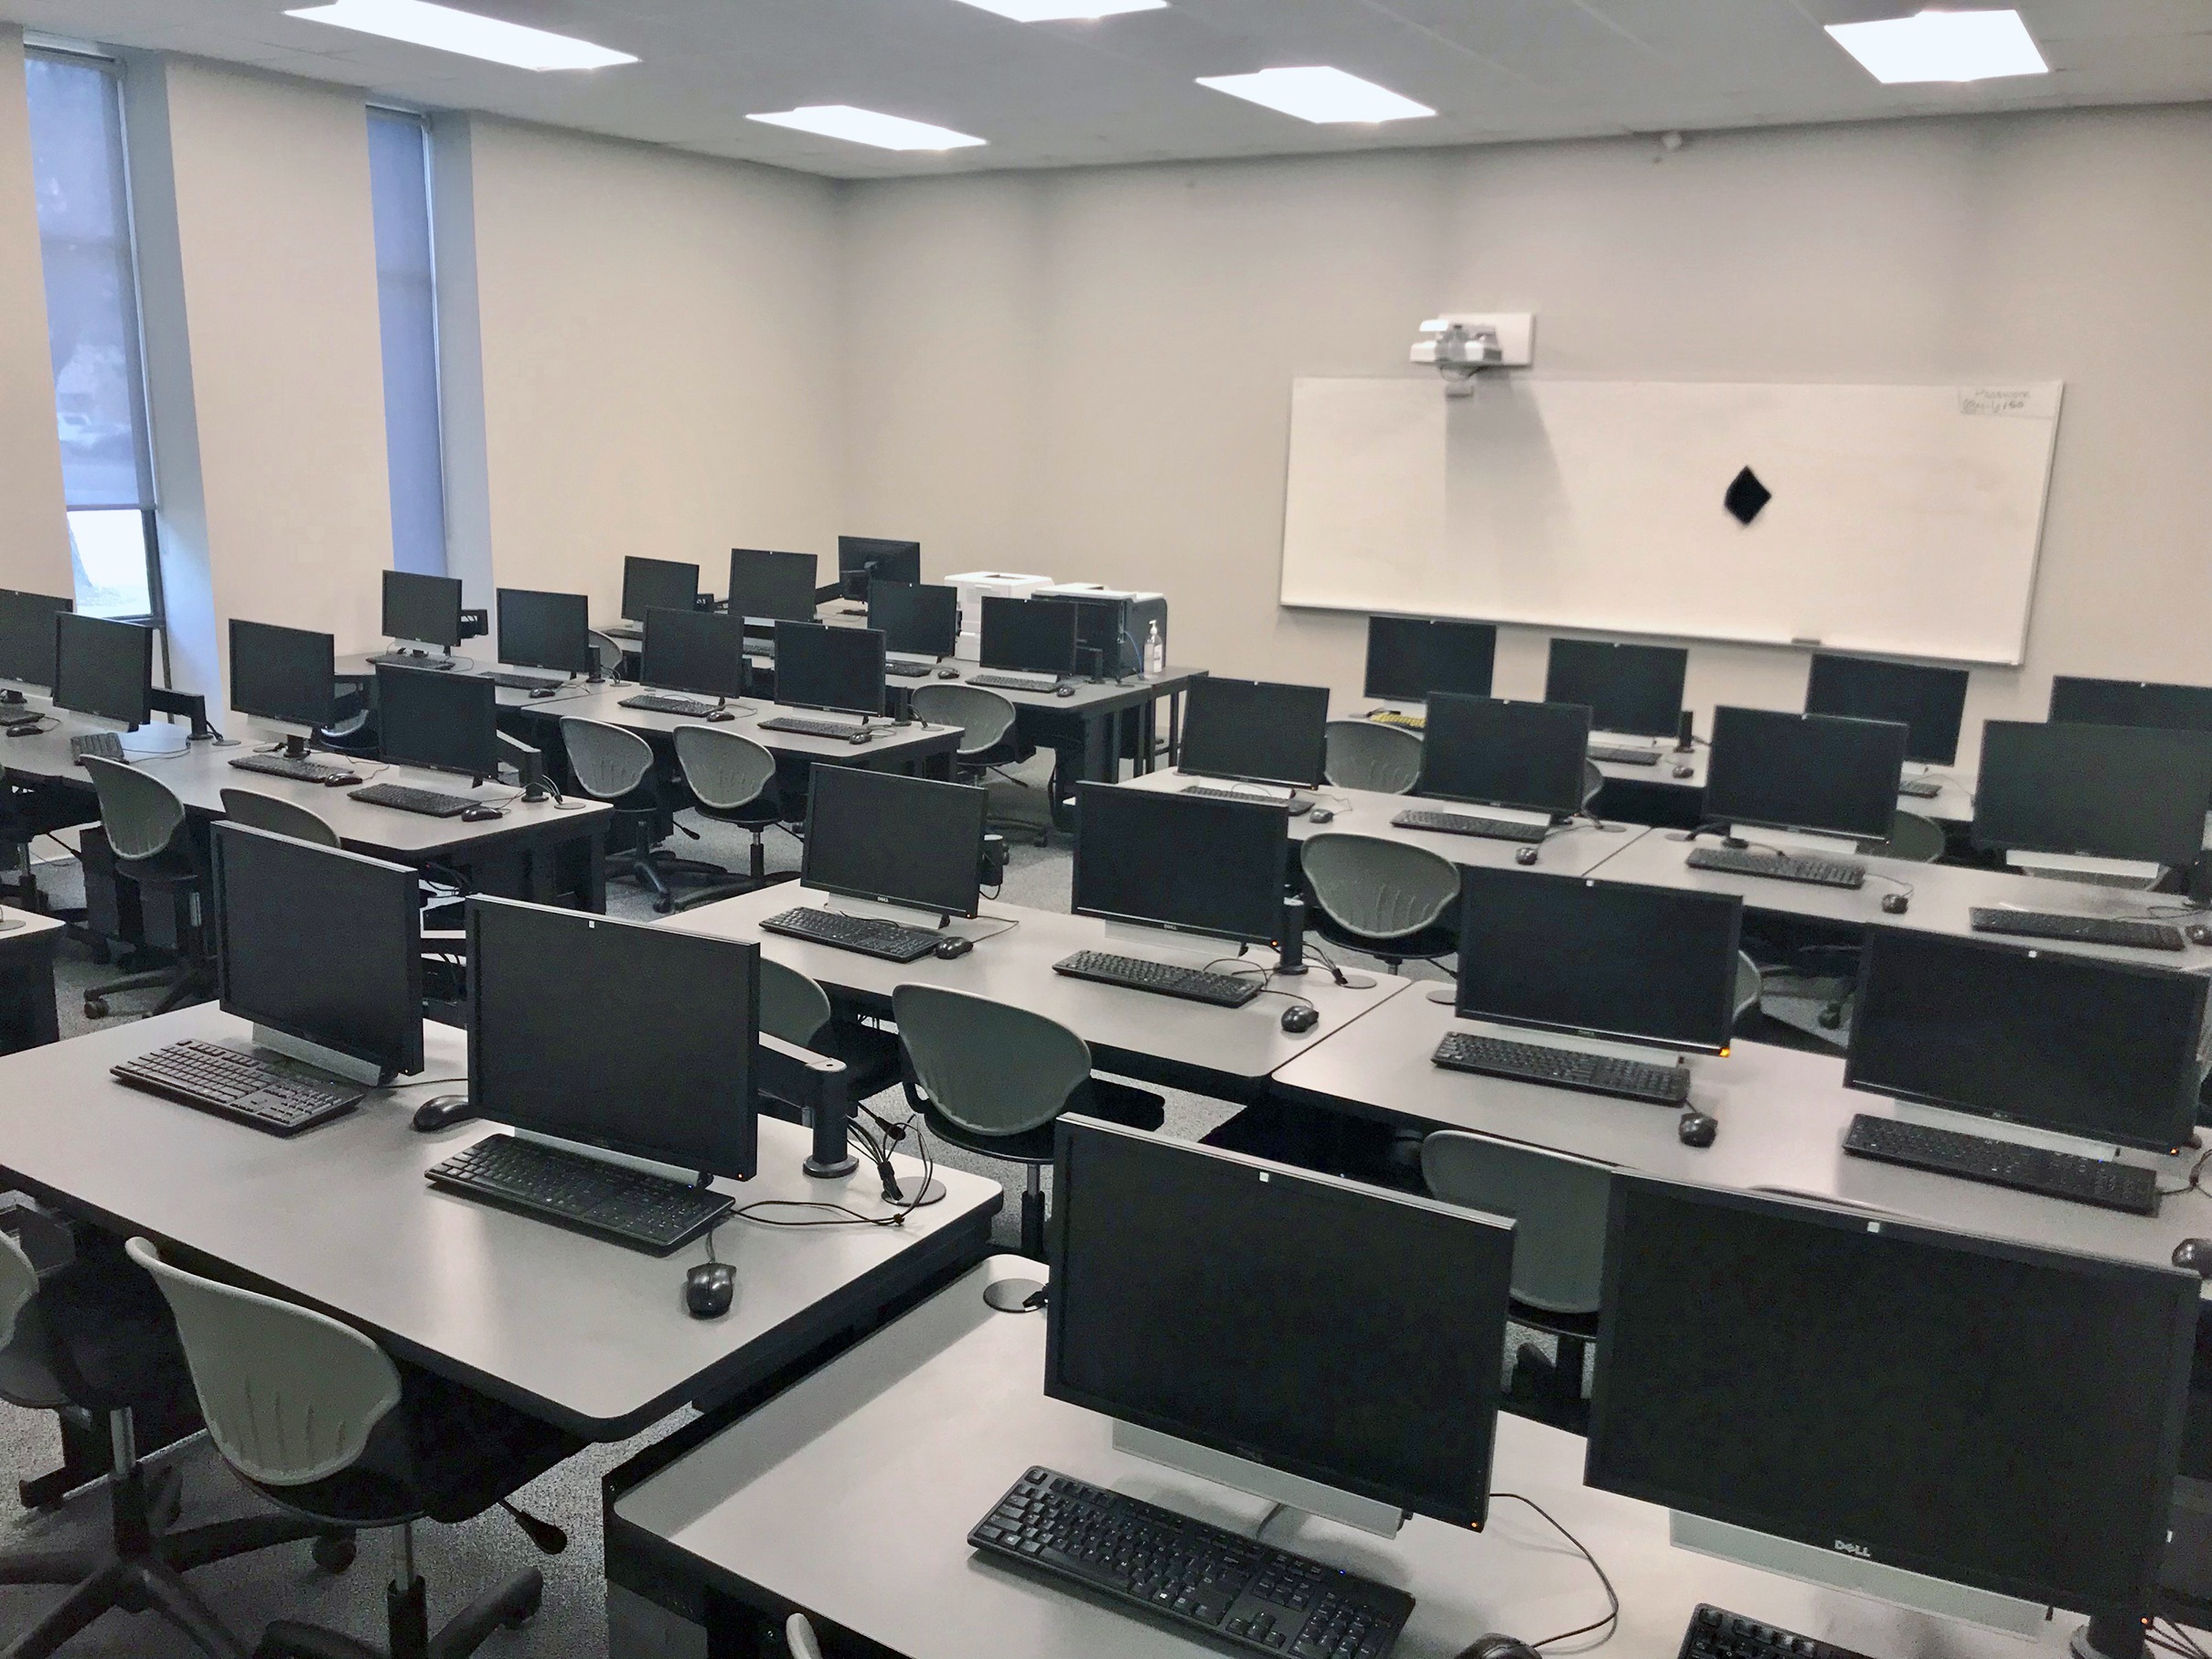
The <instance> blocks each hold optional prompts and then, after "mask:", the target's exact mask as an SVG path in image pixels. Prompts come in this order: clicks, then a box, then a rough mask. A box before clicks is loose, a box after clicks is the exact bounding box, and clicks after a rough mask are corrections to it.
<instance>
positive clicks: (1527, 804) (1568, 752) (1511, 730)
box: [1414, 691, 1590, 816]
mask: <svg viewBox="0 0 2212 1659" xmlns="http://www.w3.org/2000/svg"><path fill="white" fill-rule="evenodd" d="M1589 746H1590V712H1589V711H1588V710H1587V709H1586V708H1584V707H1582V706H1581V705H1580V704H1579V703H1570V702H1508V701H1505V700H1504V699H1502V698H1496V697H1461V696H1459V695H1456V694H1455V693H1452V692H1449V691H1436V692H1431V693H1430V695H1429V699H1428V722H1427V729H1426V731H1425V732H1424V733H1422V739H1421V776H1420V779H1419V781H1418V782H1416V784H1415V785H1414V792H1415V793H1416V794H1417V795H1427V796H1433V797H1437V798H1438V799H1440V800H1455V801H1473V802H1477V803H1480V804H1481V805H1484V806H1492V807H1520V808H1526V809H1527V810H1529V811H1532V812H1550V813H1555V814H1558V815H1561V816H1565V815H1566V814H1569V813H1573V812H1578V811H1580V810H1581V809H1582V797H1583V796H1584V794H1585V793H1586V791H1587V785H1588V775H1587V767H1588V765H1589Z"/></svg>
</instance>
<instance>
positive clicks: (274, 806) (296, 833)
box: [223, 789, 338, 847]
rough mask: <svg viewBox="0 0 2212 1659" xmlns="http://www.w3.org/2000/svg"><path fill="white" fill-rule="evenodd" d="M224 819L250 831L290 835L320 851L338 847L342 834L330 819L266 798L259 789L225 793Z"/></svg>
mask: <svg viewBox="0 0 2212 1659" xmlns="http://www.w3.org/2000/svg"><path fill="white" fill-rule="evenodd" d="M223 816H224V817H225V818H227V819H230V820H232V821H233V822H235V823H240V824H244V825H245V826H247V827H248V828H249V829H252V830H268V831H269V833H270V834H272V835H288V836H290V837H291V838H292V839H293V840H295V841H313V842H314V843H315V845H316V846H318V847H335V846H337V844H338V832H337V830H334V829H332V828H331V825H330V820H329V819H326V818H325V817H323V816H322V815H321V814H320V813H316V812H310V811H309V810H308V809H307V808H305V807H300V806H294V804H293V803H292V802H290V801H288V800H285V799H283V797H279V796H274V795H263V794H262V793H261V791H260V790H258V789H225V790H224V791H223Z"/></svg>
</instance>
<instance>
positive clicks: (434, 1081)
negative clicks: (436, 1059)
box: [373, 1077, 468, 1095]
mask: <svg viewBox="0 0 2212 1659" xmlns="http://www.w3.org/2000/svg"><path fill="white" fill-rule="evenodd" d="M467 1081H468V1079H467V1078H466V1077H410V1078H408V1080H407V1081H406V1082H404V1083H384V1084H379V1086H377V1087H376V1089H375V1090H374V1091H373V1092H374V1093H376V1094H379V1095H396V1094H398V1093H400V1091H401V1090H402V1089H410V1088H445V1087H448V1086H452V1085H453V1084H455V1083H466V1082H467Z"/></svg>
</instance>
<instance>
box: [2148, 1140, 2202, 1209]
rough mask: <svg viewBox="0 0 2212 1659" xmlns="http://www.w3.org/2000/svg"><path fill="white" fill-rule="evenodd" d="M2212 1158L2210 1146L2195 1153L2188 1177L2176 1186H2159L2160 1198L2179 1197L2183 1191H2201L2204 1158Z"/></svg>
mask: <svg viewBox="0 0 2212 1659" xmlns="http://www.w3.org/2000/svg"><path fill="white" fill-rule="evenodd" d="M2207 1159H2212V1148H2208V1149H2207V1150H2206V1151H2202V1152H2200V1153H2198V1154H2197V1157H2196V1162H2194V1163H2192V1164H2191V1165H2190V1166H2189V1178H2188V1179H2187V1180H2186V1181H2185V1182H2183V1183H2181V1185H2179V1186H2177V1187H2160V1188H2159V1189H2158V1195H2159V1196H2160V1197H2161V1198H2179V1197H2180V1196H2181V1195H2182V1194H2183V1193H2202V1192H2203V1191H2204V1190H2205V1189H2204V1187H2203V1185H2202V1184H2201V1183H2202V1182H2203V1180H2204V1174H2205V1162H2206V1160H2207Z"/></svg>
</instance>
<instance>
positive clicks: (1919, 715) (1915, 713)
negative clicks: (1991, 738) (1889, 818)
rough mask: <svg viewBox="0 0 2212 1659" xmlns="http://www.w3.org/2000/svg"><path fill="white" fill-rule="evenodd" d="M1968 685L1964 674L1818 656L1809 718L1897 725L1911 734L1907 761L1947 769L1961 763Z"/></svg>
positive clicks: (1808, 694) (1808, 687)
mask: <svg viewBox="0 0 2212 1659" xmlns="http://www.w3.org/2000/svg"><path fill="white" fill-rule="evenodd" d="M1966 682H1967V675H1966V670H1965V669H1938V668H1930V667H1929V665H1928V664H1926V663H1921V662H1884V661H1882V660H1880V659H1879V658H1873V657H1839V656H1837V655H1835V654H1834V653H1833V652H1832V651H1816V652H1814V653H1813V658H1812V672H1811V675H1810V676H1809V677H1808V678H1807V680H1806V681H1805V712H1806V713H1808V714H1842V715H1844V716H1846V717H1847V718H1849V719H1852V720H1889V721H1895V722H1897V724H1899V725H1901V726H1903V727H1904V728H1905V729H1906V730H1907V732H1908V733H1910V734H1911V735H1910V736H1908V737H1907V739H1906V742H1905V758H1906V759H1907V760H1911V761H1918V762H1919V763H1920V764H1921V765H1928V766H1948V765H1951V764H1952V763H1953V762H1955V761H1956V760H1957V759H1958V758H1959V724H1960V722H1961V721H1963V720H1964V719H1965V718H1966Z"/></svg>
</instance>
